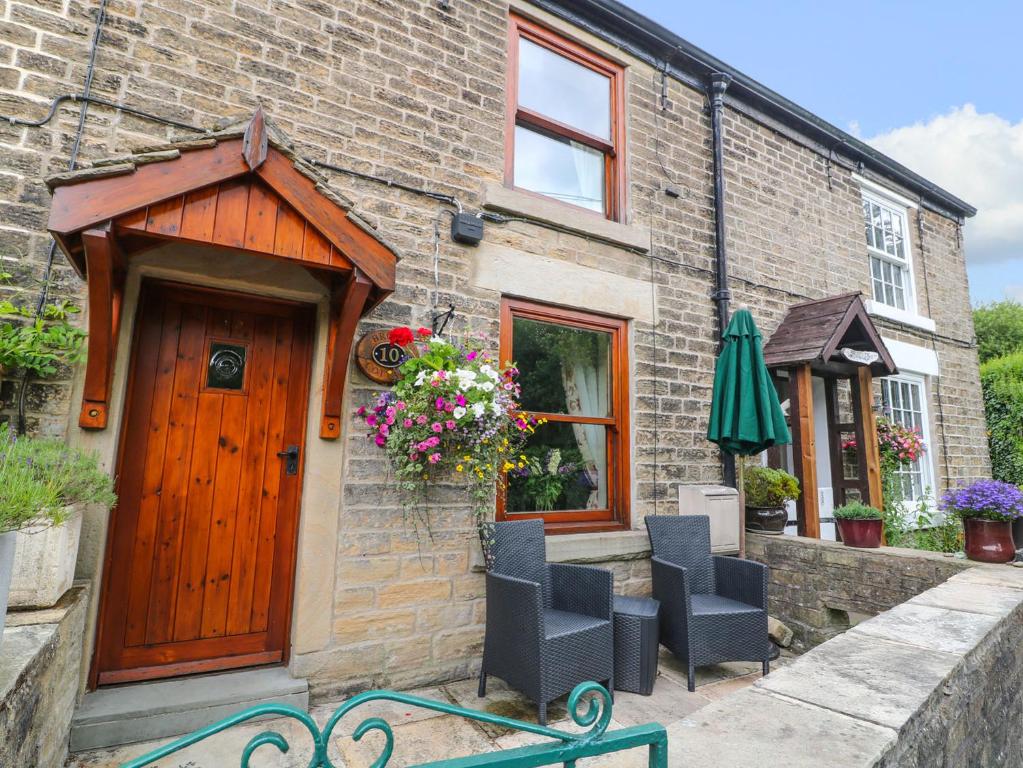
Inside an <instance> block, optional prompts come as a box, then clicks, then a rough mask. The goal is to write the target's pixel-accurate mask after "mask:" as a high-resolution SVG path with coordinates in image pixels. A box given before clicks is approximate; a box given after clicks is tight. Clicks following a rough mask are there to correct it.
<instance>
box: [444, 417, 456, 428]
mask: <svg viewBox="0 0 1023 768" xmlns="http://www.w3.org/2000/svg"><path fill="white" fill-rule="evenodd" d="M444 426H446V427H447V428H448V429H454V428H455V422H454V421H452V420H451V419H448V420H447V422H446V423H445V424H444Z"/></svg>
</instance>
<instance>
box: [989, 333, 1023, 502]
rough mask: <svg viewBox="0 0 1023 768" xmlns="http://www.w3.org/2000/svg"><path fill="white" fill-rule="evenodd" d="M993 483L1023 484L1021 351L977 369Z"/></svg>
mask: <svg viewBox="0 0 1023 768" xmlns="http://www.w3.org/2000/svg"><path fill="white" fill-rule="evenodd" d="M980 381H981V385H982V386H983V389H984V410H985V411H986V412H987V428H988V440H989V442H990V445H991V465H992V467H991V468H992V475H993V476H994V478H995V479H996V480H1004V481H1005V482H1007V483H1014V484H1015V485H1023V352H1017V353H1015V354H1012V355H1006V356H1005V357H999V358H996V359H994V360H989V361H988V362H986V363H984V364H983V365H982V366H981V367H980Z"/></svg>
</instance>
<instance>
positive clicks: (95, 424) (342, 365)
mask: <svg viewBox="0 0 1023 768" xmlns="http://www.w3.org/2000/svg"><path fill="white" fill-rule="evenodd" d="M46 181H47V184H48V186H49V187H50V189H51V191H52V192H53V204H52V206H51V209H50V219H49V224H48V228H49V230H50V233H51V234H52V235H53V237H54V239H55V240H56V241H57V244H58V245H59V246H60V248H61V250H62V251H63V252H64V253H65V255H66V256H67V257H68V260H69V261H70V262H71V265H72V266H73V267H74V268H75V271H76V272H78V274H79V275H80V276H81V277H82V278H83V279H85V280H86V281H87V283H88V308H89V312H88V322H89V356H88V361H87V363H86V372H85V388H84V393H83V398H82V408H81V413H80V415H79V424H80V425H81V426H82V427H83V428H87V429H103V428H105V427H106V425H107V419H108V408H109V402H110V389H111V382H112V378H113V364H114V358H115V356H116V349H117V332H118V328H119V326H120V312H121V306H122V301H123V292H124V278H125V274H126V272H127V267H128V261H129V259H130V258H131V256H132V255H133V254H136V253H138V252H140V251H143V250H147V249H150V248H153V247H155V246H158V245H161V244H164V243H167V242H181V243H189V244H193V245H204V246H212V247H216V248H227V249H231V250H233V251H236V252H237V251H241V252H245V253H249V254H252V255H254V256H257V257H260V258H270V259H278V260H283V261H288V262H295V263H298V264H300V265H301V266H303V267H305V268H306V269H307V270H309V272H310V274H312V275H313V276H314V277H316V278H317V279H318V280H319V281H321V282H322V283H323V284H324V285H326V286H327V287H328V289H329V291H330V295H331V313H330V328H329V334H328V342H327V343H328V348H327V364H326V366H325V370H324V380H323V410H322V415H321V421H320V437H323V438H327V439H335V438H337V437H339V436H340V433H341V400H342V393H343V391H344V383H345V376H346V373H347V370H348V360H349V356H350V352H351V348H352V340H353V337H354V335H355V329H356V325H357V324H358V321H359V318H360V317H362V316H363V315H365V314H366V313H367V312H369V311H370V310H372V309H373V307H375V306H376V305H377V304H378V303H379V302H380V301H382V300H383V299H384V298H385V297H386V296H388V295H389V294H390V293H391V292H392V291H393V290H394V279H395V267H396V264H397V260H398V256H397V254H396V252H395V251H394V249H392V248H391V247H390V246H388V245H387V244H386V243H385V242H384V241H383V240H382V239H381V237H380V236H379V235H378V234H377V233H376V232H375V231H374V230H373V228H372V227H371V226H370V225H369V224H367V223H366V222H365V221H363V220H362V219H361V218H359V217H358V215H357V214H356V213H355V212H354V211H352V204H351V202H350V201H348V200H346V199H345V198H344V197H342V196H341V195H339V194H338V193H336V192H335V191H334V190H332V189H331V188H330V187H329V186H328V185H327V181H326V179H325V178H324V177H323V176H322V175H321V174H320V173H319V172H318V171H316V170H315V169H314V168H313V167H312V166H310V165H309V164H308V163H305V162H304V161H302V160H301V159H300V158H298V157H297V156H296V155H295V153H294V150H293V148H292V147H291V144H290V142H289V141H288V140H287V138H286V137H285V136H284V135H283V134H282V133H281V132H280V131H279V130H278V129H277V128H276V127H275V126H273V124H272V123H270V121H269V120H267V119H265V118H264V115H263V112H262V110H261V109H259V110H257V111H256V113H255V114H254V115H253V117H252V119H251V120H250V121H248V123H247V124H240V125H238V126H234V127H232V128H228V129H225V130H223V131H219V132H217V133H213V134H210V135H207V136H204V137H202V138H201V139H198V140H195V139H192V140H187V141H182V142H176V143H170V144H164V145H160V146H156V147H149V148H146V149H143V150H140V151H138V152H136V153H135V154H132V155H123V156H121V157H116V158H110V159H109V160H106V161H99V162H96V163H93V165H92V167H89V168H84V169H81V170H77V171H73V172H70V173H64V174H58V175H57V176H51V177H50V178H48V179H47V180H46Z"/></svg>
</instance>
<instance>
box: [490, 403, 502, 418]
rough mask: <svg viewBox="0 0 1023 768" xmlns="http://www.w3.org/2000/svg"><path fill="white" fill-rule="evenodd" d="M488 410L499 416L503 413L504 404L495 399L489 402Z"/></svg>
mask: <svg viewBox="0 0 1023 768" xmlns="http://www.w3.org/2000/svg"><path fill="white" fill-rule="evenodd" d="M490 410H491V411H493V412H494V415H495V416H500V415H501V414H502V413H504V406H503V405H501V404H500V403H499V402H497V401H496V400H495V401H494V402H492V403H491V404H490Z"/></svg>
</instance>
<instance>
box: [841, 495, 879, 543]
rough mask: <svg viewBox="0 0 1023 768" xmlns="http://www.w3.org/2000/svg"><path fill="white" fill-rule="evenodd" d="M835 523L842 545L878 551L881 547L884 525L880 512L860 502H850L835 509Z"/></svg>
mask: <svg viewBox="0 0 1023 768" xmlns="http://www.w3.org/2000/svg"><path fill="white" fill-rule="evenodd" d="M835 522H837V523H838V530H839V533H841V535H842V543H844V544H845V545H846V546H847V547H863V548H865V549H876V548H877V547H880V546H881V535H882V533H883V532H884V525H883V523H882V521H881V511H880V510H878V509H875V508H874V507H870V506H867V505H866V504H862V503H860V502H858V501H854V502H850V503H848V504H843V505H842V506H840V507H838V508H836V509H835Z"/></svg>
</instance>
